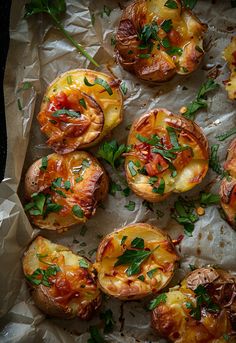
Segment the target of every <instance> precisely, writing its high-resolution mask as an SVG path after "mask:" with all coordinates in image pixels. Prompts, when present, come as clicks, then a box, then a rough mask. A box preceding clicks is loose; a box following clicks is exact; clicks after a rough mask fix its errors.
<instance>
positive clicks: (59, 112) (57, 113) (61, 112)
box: [52, 108, 81, 118]
mask: <svg viewBox="0 0 236 343" xmlns="http://www.w3.org/2000/svg"><path fill="white" fill-rule="evenodd" d="M65 114H66V115H68V116H69V117H71V118H80V117H81V113H80V112H76V111H73V110H67V109H65V108H64V109H62V110H57V111H55V112H53V113H52V116H53V117H56V118H58V117H60V115H65Z"/></svg>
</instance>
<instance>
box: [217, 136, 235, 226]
mask: <svg viewBox="0 0 236 343" xmlns="http://www.w3.org/2000/svg"><path fill="white" fill-rule="evenodd" d="M224 169H225V172H226V173H227V174H226V176H225V177H224V178H223V180H222V182H221V186H220V199H221V207H222V208H223V210H224V213H225V216H226V219H227V221H228V222H229V224H230V225H232V226H233V227H234V228H235V227H236V139H234V140H233V141H232V142H231V144H230V146H229V149H228V154H227V159H226V161H225V164H224Z"/></svg>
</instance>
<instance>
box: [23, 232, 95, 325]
mask: <svg viewBox="0 0 236 343" xmlns="http://www.w3.org/2000/svg"><path fill="white" fill-rule="evenodd" d="M22 262H23V271H24V275H25V277H26V280H27V282H28V284H29V286H30V287H31V289H32V296H33V299H34V302H35V304H36V305H37V306H38V307H39V308H40V309H41V310H42V311H43V312H45V313H46V314H49V315H51V316H54V317H60V318H64V319H70V318H74V317H79V318H81V319H89V318H90V317H91V316H92V315H93V314H94V312H95V311H96V310H97V308H98V307H99V306H100V304H101V292H100V291H99V289H98V287H97V279H96V275H95V273H94V268H93V266H92V264H91V263H90V262H89V261H88V260H87V259H85V258H84V257H81V256H79V255H76V254H74V253H73V252H72V251H71V250H69V249H68V248H67V247H65V246H63V245H59V244H54V243H52V242H51V241H49V240H47V239H46V238H44V237H41V236H38V237H37V238H36V239H35V240H34V241H33V242H32V243H31V245H30V247H29V248H28V250H27V251H26V252H25V254H24V257H23V261H22Z"/></svg>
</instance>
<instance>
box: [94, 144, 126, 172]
mask: <svg viewBox="0 0 236 343" xmlns="http://www.w3.org/2000/svg"><path fill="white" fill-rule="evenodd" d="M124 152H126V146H125V144H121V145H118V143H117V142H116V141H115V140H113V141H110V142H104V143H102V144H101V145H100V147H99V149H98V154H97V155H98V157H101V158H103V159H104V160H105V161H106V162H107V163H109V164H110V165H111V166H112V167H113V168H114V169H116V168H118V167H119V166H120V165H121V163H122V162H123V159H122V158H121V155H122V154H123V153H124Z"/></svg>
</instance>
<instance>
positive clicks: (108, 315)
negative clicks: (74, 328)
mask: <svg viewBox="0 0 236 343" xmlns="http://www.w3.org/2000/svg"><path fill="white" fill-rule="evenodd" d="M100 318H101V319H102V320H103V321H104V330H103V332H104V333H109V332H111V331H112V330H113V327H114V325H115V321H114V319H113V313H112V311H111V310H110V309H109V310H106V311H105V312H101V313H100Z"/></svg>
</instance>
